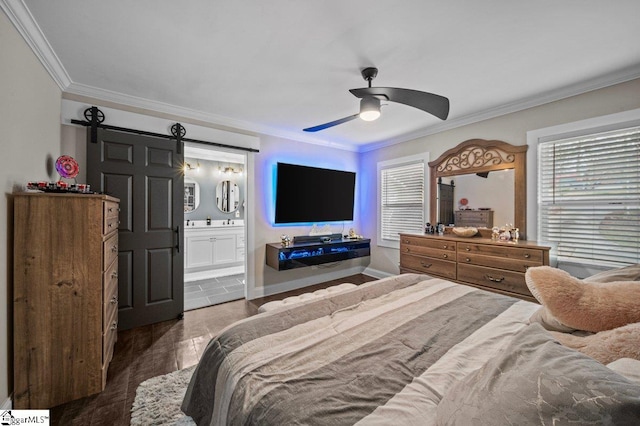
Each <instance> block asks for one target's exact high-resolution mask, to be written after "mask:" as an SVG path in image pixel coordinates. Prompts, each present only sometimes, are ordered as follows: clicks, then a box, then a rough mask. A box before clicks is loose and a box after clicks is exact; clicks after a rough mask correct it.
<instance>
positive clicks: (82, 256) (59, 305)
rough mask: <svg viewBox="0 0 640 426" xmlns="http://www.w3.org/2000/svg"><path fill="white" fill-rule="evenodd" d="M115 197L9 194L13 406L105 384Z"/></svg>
mask: <svg viewBox="0 0 640 426" xmlns="http://www.w3.org/2000/svg"><path fill="white" fill-rule="evenodd" d="M118 205H119V200H118V199H117V198H113V197H109V196H106V195H92V194H91V195H90V194H41V193H24V194H17V195H15V197H14V255H13V257H14V272H13V275H14V287H13V311H14V321H13V330H14V333H13V334H14V363H13V364H14V365H13V368H14V401H13V407H14V408H16V409H24V408H48V407H53V406H56V405H59V404H62V403H65V402H68V401H72V400H74V399H78V398H82V397H85V396H88V395H92V394H95V393H98V392H100V391H102V390H103V389H104V386H105V384H106V379H107V370H108V367H109V362H110V361H111V358H112V356H113V348H114V345H115V342H116V339H117V324H118V296H117V295H118V293H117V292H118V260H117V259H118V212H119V208H118Z"/></svg>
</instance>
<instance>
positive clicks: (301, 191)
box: [275, 163, 356, 223]
mask: <svg viewBox="0 0 640 426" xmlns="http://www.w3.org/2000/svg"><path fill="white" fill-rule="evenodd" d="M276 180H277V183H276V217H275V222H276V223H305V222H311V223H317V222H336V221H344V220H353V200H354V192H355V186H356V174H355V173H354V172H345V171H341V170H331V169H321V168H318V167H309V166H299V165H295V164H287V163H278V165H277V176H276Z"/></svg>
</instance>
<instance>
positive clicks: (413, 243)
mask: <svg viewBox="0 0 640 426" xmlns="http://www.w3.org/2000/svg"><path fill="white" fill-rule="evenodd" d="M400 248H401V250H402V252H403V253H405V252H407V251H406V249H407V248H408V249H410V250H411V251H412V252H413V253H417V252H416V251H415V250H418V248H434V249H438V250H448V251H456V243H455V241H447V240H437V239H427V238H421V237H409V236H406V235H401V236H400Z"/></svg>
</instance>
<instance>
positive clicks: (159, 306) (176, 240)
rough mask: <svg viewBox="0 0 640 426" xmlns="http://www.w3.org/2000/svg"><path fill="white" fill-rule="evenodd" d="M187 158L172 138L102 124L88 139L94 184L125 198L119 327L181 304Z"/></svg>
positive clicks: (172, 313)
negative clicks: (95, 135) (106, 127)
mask: <svg viewBox="0 0 640 426" xmlns="http://www.w3.org/2000/svg"><path fill="white" fill-rule="evenodd" d="M88 139H90V138H88ZM183 160H184V158H183V155H182V150H180V153H178V150H177V149H176V141H175V140H168V139H162V138H156V137H152V136H142V135H137V134H132V133H124V132H118V131H112V130H104V129H98V142H97V143H92V142H91V141H90V140H88V141H87V181H88V183H89V184H90V185H91V189H93V190H97V191H101V192H104V193H106V194H109V195H113V196H114V197H118V198H119V199H120V225H119V232H118V240H119V256H118V301H119V305H118V307H119V309H118V328H120V329H123V330H126V329H129V328H133V327H138V326H141V325H147V324H152V323H156V322H159V321H164V320H168V319H174V318H177V317H179V316H181V315H182V313H183V312H184V275H183V274H184V265H183V250H182V248H183V247H182V245H183V244H182V241H181V238H182V237H183V235H182V225H183V220H184V175H183V173H182V163H183Z"/></svg>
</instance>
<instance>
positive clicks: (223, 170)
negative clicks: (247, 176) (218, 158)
mask: <svg viewBox="0 0 640 426" xmlns="http://www.w3.org/2000/svg"><path fill="white" fill-rule="evenodd" d="M218 174H219V175H223V174H224V175H230V174H240V175H241V174H242V168H240V169H235V168H233V167H230V166H227V167H224V168H222V167H218Z"/></svg>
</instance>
